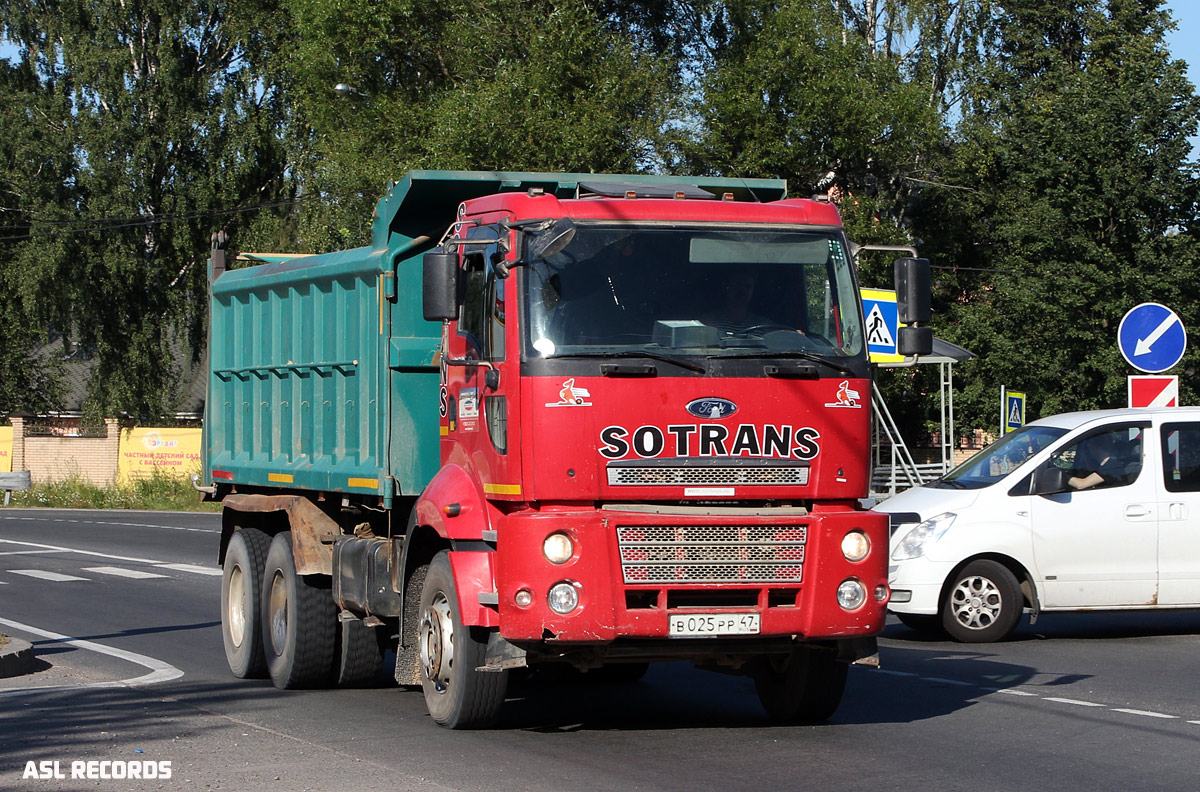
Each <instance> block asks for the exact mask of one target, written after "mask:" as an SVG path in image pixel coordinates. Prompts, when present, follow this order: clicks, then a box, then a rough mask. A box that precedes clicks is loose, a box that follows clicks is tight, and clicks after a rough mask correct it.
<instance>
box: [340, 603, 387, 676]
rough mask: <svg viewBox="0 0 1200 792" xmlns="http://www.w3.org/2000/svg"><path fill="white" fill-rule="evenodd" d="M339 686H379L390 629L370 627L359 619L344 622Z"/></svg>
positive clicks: (342, 626)
mask: <svg viewBox="0 0 1200 792" xmlns="http://www.w3.org/2000/svg"><path fill="white" fill-rule="evenodd" d="M339 643H340V647H339V648H340V651H339V652H338V658H339V662H338V673H337V684H338V687H376V686H378V685H379V684H380V683H381V682H382V681H383V680H382V679H381V678H380V675H381V674H382V673H383V656H384V654H385V652H386V651H387V642H386V630H385V629H384V628H380V627H368V626H367V625H365V624H363V623H362V622H361V621H359V620H358V619H353V620H351V621H344V622H342V623H341V641H340V642H339Z"/></svg>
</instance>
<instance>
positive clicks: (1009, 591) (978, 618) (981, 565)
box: [942, 559, 1024, 643]
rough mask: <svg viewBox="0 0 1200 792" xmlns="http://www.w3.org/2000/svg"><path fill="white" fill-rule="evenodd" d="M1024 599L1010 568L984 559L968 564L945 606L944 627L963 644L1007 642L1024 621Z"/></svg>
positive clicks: (943, 608)
mask: <svg viewBox="0 0 1200 792" xmlns="http://www.w3.org/2000/svg"><path fill="white" fill-rule="evenodd" d="M1023 603H1024V598H1023V597H1022V595H1021V586H1020V584H1019V583H1017V578H1016V576H1014V575H1013V573H1012V572H1011V571H1009V569H1008V567H1006V566H1004V565H1003V564H1000V563H997V562H995V561H988V560H986V559H982V560H979V561H972V562H971V563H969V564H967V565H966V566H965V567H963V568H962V570H961V571H960V572H959V573H958V575H957V576H956V577H955V578H954V584H953V585H952V586H951V587H950V590H949V591H948V592H947V594H946V598H945V601H944V602H943V603H942V626H943V627H945V628H946V632H948V633H950V637H952V638H954V639H955V640H956V641H962V642H963V643H991V642H992V641H999V640H1002V639H1004V638H1006V637H1007V636H1008V635H1009V633H1011V632H1012V631H1013V630H1015V629H1016V627H1017V623H1018V622H1019V621H1020V620H1021V611H1022V609H1023Z"/></svg>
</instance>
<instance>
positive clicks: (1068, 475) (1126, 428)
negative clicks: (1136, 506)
mask: <svg viewBox="0 0 1200 792" xmlns="http://www.w3.org/2000/svg"><path fill="white" fill-rule="evenodd" d="M1144 435H1145V432H1144V430H1143V429H1142V428H1141V427H1140V426H1131V425H1128V424H1120V425H1116V426H1106V427H1104V428H1103V429H1100V430H1098V431H1095V432H1089V433H1088V434H1086V435H1084V436H1083V437H1081V438H1080V439H1079V440H1077V441H1075V442H1074V443H1072V444H1071V445H1069V446H1066V447H1065V448H1062V449H1061V450H1059V451H1058V452H1057V453H1055V455H1054V456H1053V457H1051V459H1050V463H1049V464H1050V465H1051V466H1053V467H1056V468H1059V469H1060V470H1062V471H1063V474H1064V478H1063V481H1064V482H1065V484H1066V487H1067V490H1068V491H1082V490H1094V489H1106V488H1109V487H1124V486H1126V485H1129V484H1132V483H1133V482H1134V481H1135V480H1136V479H1137V477H1138V474H1139V473H1141V472H1142V440H1143V437H1144ZM1198 439H1200V438H1198Z"/></svg>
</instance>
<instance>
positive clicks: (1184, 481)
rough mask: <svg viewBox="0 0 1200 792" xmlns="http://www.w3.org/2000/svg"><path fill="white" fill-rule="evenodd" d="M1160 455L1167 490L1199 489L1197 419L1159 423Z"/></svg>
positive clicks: (1199, 446) (1199, 426)
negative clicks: (1191, 421) (1194, 421)
mask: <svg viewBox="0 0 1200 792" xmlns="http://www.w3.org/2000/svg"><path fill="white" fill-rule="evenodd" d="M1162 458H1163V485H1164V486H1165V487H1166V488H1167V492H1200V423H1169V424H1163V427H1162Z"/></svg>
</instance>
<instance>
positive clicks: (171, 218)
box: [0, 195, 329, 242]
mask: <svg viewBox="0 0 1200 792" xmlns="http://www.w3.org/2000/svg"><path fill="white" fill-rule="evenodd" d="M323 200H329V199H327V198H326V197H325V196H321V195H305V196H301V197H299V198H290V199H288V200H286V201H271V202H267V203H260V204H252V205H249V206H238V207H234V208H232V209H207V210H203V211H194V212H176V213H172V214H157V215H140V216H133V217H96V218H86V219H85V218H78V219H74V220H51V219H39V218H30V222H31V223H34V224H42V223H45V224H52V225H55V224H64V225H65V224H68V223H78V222H85V223H87V225H78V226H72V225H68V226H67V227H65V228H61V229H55V230H47V231H29V232H27V233H24V234H16V235H12V236H0V242H14V241H20V240H24V239H33V238H34V237H45V238H52V237H58V236H70V235H71V234H91V233H97V232H102V231H113V230H116V229H120V228H133V227H137V226H148V225H165V224H170V223H176V222H180V221H183V220H197V219H200V218H204V217H224V216H228V215H235V214H245V213H247V212H257V211H261V210H263V209H277V208H279V207H281V206H292V205H295V204H300V203H306V202H308V201H323ZM0 211H23V210H0ZM21 228H23V227H22V226H0V232H2V231H17V230H19V229H21Z"/></svg>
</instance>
